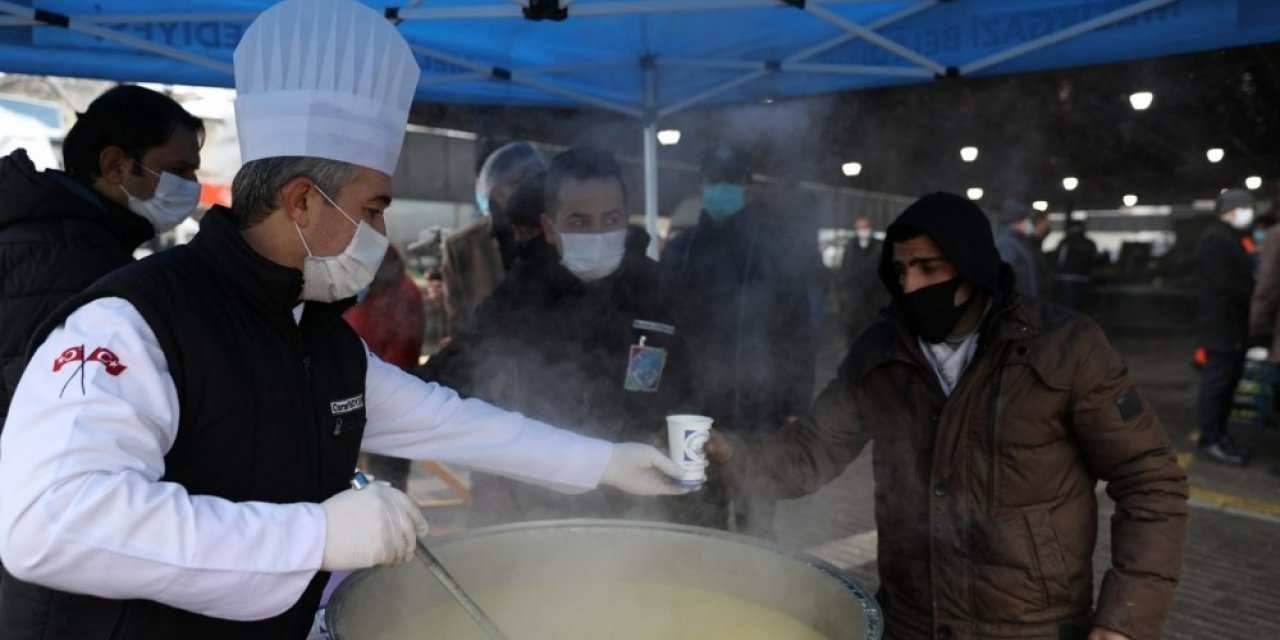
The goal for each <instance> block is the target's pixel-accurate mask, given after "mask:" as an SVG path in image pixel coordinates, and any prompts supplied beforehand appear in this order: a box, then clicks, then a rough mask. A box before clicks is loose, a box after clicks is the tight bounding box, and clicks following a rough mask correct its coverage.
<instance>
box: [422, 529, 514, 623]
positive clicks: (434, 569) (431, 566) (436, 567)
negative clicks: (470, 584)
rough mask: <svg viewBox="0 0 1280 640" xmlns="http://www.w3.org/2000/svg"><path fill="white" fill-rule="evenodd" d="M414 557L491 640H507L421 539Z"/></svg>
mask: <svg viewBox="0 0 1280 640" xmlns="http://www.w3.org/2000/svg"><path fill="white" fill-rule="evenodd" d="M414 555H416V556H418V559H419V560H421V561H422V563H423V564H425V565H427V569H428V570H430V571H431V573H432V575H434V576H435V577H436V579H437V580H439V581H440V584H442V585H444V588H445V589H446V590H448V591H449V595H451V596H453V599H454V600H457V601H458V604H460V605H462V608H463V609H464V610H466V612H467V615H469V616H471V619H472V620H474V621H475V623H476V624H477V625H479V627H480V628H481V629H482V630H483V631H484V634H485V636H487V637H488V638H489V640H507V636H505V635H503V634H502V632H501V631H499V630H498V627H497V626H496V625H494V624H493V621H492V620H490V619H489V616H487V615H485V613H484V611H481V610H480V605H478V604H476V601H475V600H472V599H471V596H469V595H467V592H466V591H463V590H462V586H461V585H459V584H458V581H457V580H454V579H453V576H452V575H449V572H448V570H446V569H445V568H444V565H442V564H440V560H439V559H437V558H436V554H434V553H431V550H430V549H428V548H427V545H425V544H423V543H422V539H421V538H419V539H418V549H417V551H415V552H414Z"/></svg>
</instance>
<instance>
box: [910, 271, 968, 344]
mask: <svg viewBox="0 0 1280 640" xmlns="http://www.w3.org/2000/svg"><path fill="white" fill-rule="evenodd" d="M962 284H964V278H961V277H960V276H956V277H954V278H952V279H950V280H946V281H943V282H939V283H937V284H931V285H929V286H927V287H920V288H919V289H916V290H915V291H912V292H911V293H904V294H902V295H901V297H900V298H899V299H898V303H899V304H900V305H901V306H902V311H903V313H904V314H906V318H907V326H909V327H911V330H912V331H914V332H915V333H916V335H918V336H920V337H921V338H923V339H924V341H925V342H932V343H938V342H942V341H943V340H945V339H946V338H947V336H949V335H951V332H952V331H954V330H955V328H956V325H957V324H959V323H960V318H961V317H962V316H963V315H964V312H965V311H968V310H969V305H971V304H973V299H974V298H975V297H977V296H976V295H975V293H976V292H971V293H970V294H969V298H968V299H967V300H965V301H964V302H961V303H960V304H958V305H957V304H956V292H957V291H959V290H960V285H962Z"/></svg>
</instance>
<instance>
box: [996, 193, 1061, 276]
mask: <svg viewBox="0 0 1280 640" xmlns="http://www.w3.org/2000/svg"><path fill="white" fill-rule="evenodd" d="M1039 247H1040V237H1039V236H1038V235H1037V230H1036V219H1035V216H1033V215H1032V211H1031V208H1030V207H1028V206H1026V205H1024V204H1022V203H1021V202H1018V201H1017V200H1014V199H1012V198H1008V199H1006V200H1005V201H1004V206H1003V207H1002V209H1001V212H1000V231H999V232H998V233H997V234H996V250H997V251H999V252H1000V259H1001V260H1004V261H1005V262H1007V263H1009V265H1010V266H1011V267H1012V268H1013V274H1014V278H1015V283H1016V284H1015V286H1016V287H1017V289H1018V293H1019V294H1021V295H1022V296H1023V297H1026V298H1048V293H1049V292H1048V290H1047V286H1046V285H1047V283H1048V282H1049V274H1048V273H1047V272H1046V270H1045V266H1044V258H1043V257H1042V256H1041V255H1040V248H1039Z"/></svg>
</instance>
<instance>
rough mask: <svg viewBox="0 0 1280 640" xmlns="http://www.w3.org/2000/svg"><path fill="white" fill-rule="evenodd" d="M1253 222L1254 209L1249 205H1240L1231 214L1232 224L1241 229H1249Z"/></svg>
mask: <svg viewBox="0 0 1280 640" xmlns="http://www.w3.org/2000/svg"><path fill="white" fill-rule="evenodd" d="M1252 224H1253V209H1250V208H1248V207H1240V208H1239V209H1236V210H1235V211H1234V212H1233V213H1232V214H1231V226H1233V227H1235V228H1237V229H1240V230H1241V231H1243V230H1245V229H1248V228H1249V225H1252Z"/></svg>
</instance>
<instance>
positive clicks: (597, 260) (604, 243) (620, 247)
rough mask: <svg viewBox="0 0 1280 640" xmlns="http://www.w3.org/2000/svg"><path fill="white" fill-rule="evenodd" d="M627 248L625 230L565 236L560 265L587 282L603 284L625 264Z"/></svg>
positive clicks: (564, 234) (562, 241) (563, 234)
mask: <svg viewBox="0 0 1280 640" xmlns="http://www.w3.org/2000/svg"><path fill="white" fill-rule="evenodd" d="M626 245H627V230H626V229H625V228H623V229H618V230H617V231H606V232H604V233H561V234H560V246H561V250H560V253H561V254H562V257H561V260H560V264H563V265H564V267H565V268H566V269H568V270H569V271H570V272H572V273H573V275H575V276H578V279H579V280H582V281H583V282H591V281H592V280H599V279H600V278H603V277H605V276H607V275H609V274H611V273H613V272H614V271H616V270H617V269H618V265H620V264H622V253H623V252H624V251H625V250H626Z"/></svg>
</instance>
